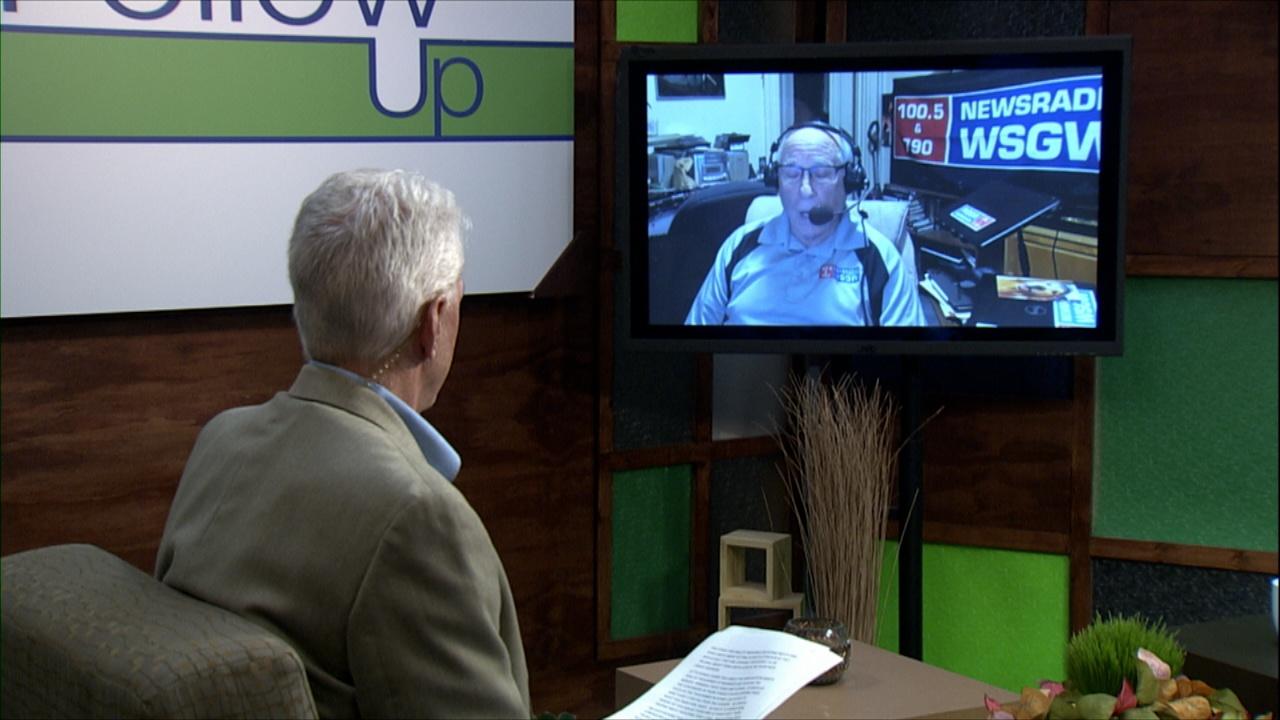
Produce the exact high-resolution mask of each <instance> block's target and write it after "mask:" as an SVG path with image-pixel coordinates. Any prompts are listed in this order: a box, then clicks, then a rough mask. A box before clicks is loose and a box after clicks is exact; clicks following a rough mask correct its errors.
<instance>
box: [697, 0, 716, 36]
mask: <svg viewBox="0 0 1280 720" xmlns="http://www.w3.org/2000/svg"><path fill="white" fill-rule="evenodd" d="M719 41H720V0H698V42H699V43H702V44H703V45H714V44H716V43H717V42H719Z"/></svg>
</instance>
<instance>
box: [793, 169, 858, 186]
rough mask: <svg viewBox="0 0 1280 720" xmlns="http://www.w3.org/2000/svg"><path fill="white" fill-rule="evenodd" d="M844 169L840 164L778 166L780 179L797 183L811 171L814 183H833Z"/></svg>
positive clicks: (810, 175)
mask: <svg viewBox="0 0 1280 720" xmlns="http://www.w3.org/2000/svg"><path fill="white" fill-rule="evenodd" d="M843 169H844V168H843V167H842V166H840V165H814V166H813V167H800V166H799V165H781V166H779V167H778V179H779V180H781V181H782V182H784V183H788V184H796V183H799V182H800V179H801V178H803V177H804V174H805V173H809V182H811V183H813V184H814V185H831V184H832V183H834V182H835V181H836V179H837V178H839V177H840V171H841V170H843Z"/></svg>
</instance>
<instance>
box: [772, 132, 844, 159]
mask: <svg viewBox="0 0 1280 720" xmlns="http://www.w3.org/2000/svg"><path fill="white" fill-rule="evenodd" d="M801 130H815V131H817V132H820V133H822V134H824V135H826V136H827V137H828V138H829V139H830V140H831V142H832V143H834V144H835V146H836V157H837V159H838V160H839V161H840V164H841V165H847V164H849V163H851V162H853V146H852V145H851V144H850V143H849V138H848V137H846V136H845V134H844V133H843V132H841V131H840V130H838V129H837V128H836V127H835V126H834V125H828V124H826V123H822V122H816V121H815V122H810V123H801V124H799V125H793V126H792V127H789V128H787V129H786V130H785V131H783V133H782V135H781V136H780V137H779V138H778V158H779V160H781V158H782V156H783V154H785V150H786V149H787V148H788V147H789V146H790V144H791V138H792V137H793V136H794V135H795V134H796V133H797V132H799V131H801Z"/></svg>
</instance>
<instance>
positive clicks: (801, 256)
mask: <svg viewBox="0 0 1280 720" xmlns="http://www.w3.org/2000/svg"><path fill="white" fill-rule="evenodd" d="M860 226H865V223H861V222H859V223H854V222H853V221H852V220H850V216H849V215H848V214H842V215H841V216H840V220H839V224H838V225H837V226H836V229H835V231H834V232H833V233H832V234H831V235H830V236H829V237H827V238H826V239H825V240H823V241H822V242H821V243H818V244H817V245H814V246H813V247H807V246H805V244H804V243H802V242H800V241H799V240H797V239H796V238H795V237H793V236H792V235H791V229H790V224H789V223H788V221H787V218H786V215H785V214H783V215H778V216H776V217H774V218H771V219H769V220H767V221H764V225H763V229H762V230H761V232H760V237H759V242H760V245H759V247H757V248H755V249H754V250H752V251H751V252H749V253H747V254H746V255H745V256H743V257H742V258H741V259H740V260H739V261H738V264H737V265H736V266H735V267H734V268H733V273H732V276H731V277H730V284H729V286H728V287H726V285H725V268H726V267H727V266H728V265H729V262H730V261H731V259H732V257H733V252H734V248H736V247H737V246H738V245H739V244H740V243H741V242H742V240H743V238H744V237H745V236H746V235H747V234H748V233H750V232H751V231H753V230H755V229H756V228H758V227H761V223H760V222H754V223H748V224H747V225H743V226H742V227H740V228H738V229H737V230H735V231H734V232H733V233H732V234H731V235H730V236H729V237H728V239H727V240H725V242H724V244H723V245H722V246H721V247H720V251H719V252H718V253H717V254H716V259H715V261H714V262H713V263H712V265H711V270H710V271H709V272H708V273H707V277H706V279H705V280H704V281H703V283H702V288H701V289H700V290H699V291H698V294H697V296H696V297H695V298H694V301H693V305H692V307H691V308H690V309H689V314H688V317H687V318H686V319H685V324H686V325H722V324H723V325H800V326H805V325H853V326H860V325H867V324H868V322H867V312H868V308H867V307H866V297H865V292H866V291H864V289H863V285H864V283H863V275H864V272H863V267H862V263H861V261H860V260H859V259H858V256H857V251H858V250H860V249H862V248H863V247H865V246H866V244H867V242H868V241H869V242H870V243H871V244H872V245H873V246H874V247H875V249H876V251H877V252H879V254H880V257H881V258H883V259H884V263H885V267H886V269H887V270H888V280H887V281H886V284H885V288H884V302H883V306H882V308H881V313H880V324H881V325H924V323H925V320H924V312H923V311H922V310H921V308H920V300H919V295H918V292H917V290H916V288H915V287H911V286H910V285H909V281H908V280H907V277H906V273H905V272H904V268H903V265H902V257H901V256H900V255H899V254H898V250H897V248H895V247H894V246H893V244H892V243H891V242H890V241H889V240H888V239H887V238H885V237H884V236H883V235H882V234H881V233H880V232H878V231H877V230H876V229H875V228H872V227H866V228H865V234H864V231H863V227H860ZM730 288H731V291H730Z"/></svg>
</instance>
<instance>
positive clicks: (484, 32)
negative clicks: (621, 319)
mask: <svg viewBox="0 0 1280 720" xmlns="http://www.w3.org/2000/svg"><path fill="white" fill-rule="evenodd" d="M355 167H402V168H409V169H415V170H419V171H421V172H423V173H424V174H425V175H427V176H428V177H430V178H432V179H434V180H437V181H438V182H440V183H442V184H444V185H445V186H447V187H449V188H450V189H452V190H453V191H454V192H455V193H456V194H457V196H458V199H459V202H460V204H461V205H462V207H463V209H464V210H465V211H466V212H467V214H468V215H469V216H470V217H471V219H472V222H473V231H472V233H471V235H470V236H469V241H468V245H467V252H468V258H467V267H466V271H465V279H466V285H467V291H468V292H479V293H493V292H524V291H529V290H531V289H533V287H534V286H536V284H537V283H538V281H539V280H540V279H541V278H542V276H543V275H544V274H545V273H546V271H547V270H548V269H549V268H550V267H551V265H552V263H553V262H554V261H555V259H556V258H557V257H558V256H559V254H560V252H561V251H562V250H563V249H564V247H565V246H566V245H567V244H568V241H569V238H570V235H571V232H572V217H573V209H572V182H573V4H572V2H569V1H568V0H556V1H552V2H531V1H528V0H516V1H514V2H500V1H498V0H461V1H453V0H75V1H72V2H62V1H60V0H58V1H50V0H38V1H37V0H0V251H2V252H0V275H2V277H0V312H2V313H3V315H4V316H5V317H20V316H32V315H57V314H74V313H99V312H119V311H135V310H157V309H175V308H197V307H224V306H237V305H264V304H277V303H288V302H290V301H291V294H290V291H289V285H288V279H287V275H286V263H285V249H286V246H287V243H288V236H289V230H290V227H291V225H292V222H293V217H294V215H295V214H296V212H297V208H298V205H299V203H300V202H301V200H302V198H303V197H304V196H305V195H306V194H307V193H309V192H310V191H311V190H313V189H314V188H315V187H316V186H317V185H318V184H319V183H320V181H321V180H322V179H324V178H325V177H326V176H328V175H329V174H331V173H333V172H336V171H339V170H344V169H350V168H355Z"/></svg>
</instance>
